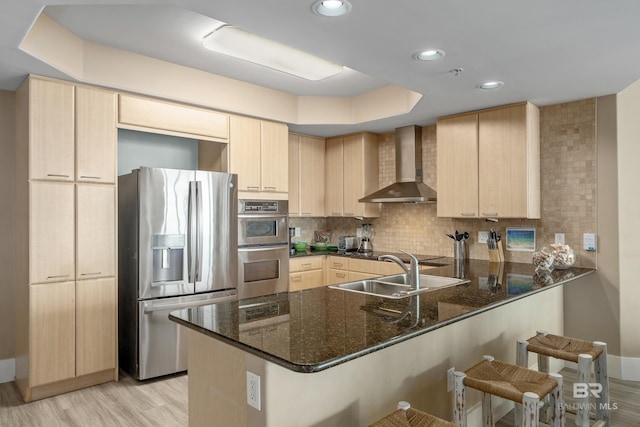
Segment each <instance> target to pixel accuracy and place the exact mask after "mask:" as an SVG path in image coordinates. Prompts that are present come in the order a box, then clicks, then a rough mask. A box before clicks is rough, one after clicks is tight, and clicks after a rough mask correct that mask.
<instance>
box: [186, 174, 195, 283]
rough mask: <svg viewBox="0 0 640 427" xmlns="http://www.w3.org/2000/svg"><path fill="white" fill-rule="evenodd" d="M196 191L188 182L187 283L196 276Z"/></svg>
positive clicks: (192, 182)
mask: <svg viewBox="0 0 640 427" xmlns="http://www.w3.org/2000/svg"><path fill="white" fill-rule="evenodd" d="M197 197H198V195H197V190H196V183H195V182H194V181H191V182H189V224H188V226H187V240H188V242H187V246H188V251H187V263H188V274H189V282H190V283H193V282H194V278H195V275H196V256H197V255H196V244H197V237H196V236H197V219H196V215H197V214H196V209H197V208H196V205H197V203H196V198H197Z"/></svg>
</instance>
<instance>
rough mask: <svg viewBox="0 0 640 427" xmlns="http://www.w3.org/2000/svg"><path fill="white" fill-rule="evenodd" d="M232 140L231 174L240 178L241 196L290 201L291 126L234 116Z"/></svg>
mask: <svg viewBox="0 0 640 427" xmlns="http://www.w3.org/2000/svg"><path fill="white" fill-rule="evenodd" d="M229 137H230V141H229V172H231V173H236V174H238V190H239V191H240V194H239V196H240V197H241V198H243V197H244V198H251V197H256V198H264V197H269V198H274V199H286V198H287V197H288V196H287V191H288V186H289V172H288V167H289V160H288V159H289V138H288V130H287V125H285V124H281V123H272V122H267V121H264V120H256V119H252V118H249V117H241V116H231V118H230V121H229ZM261 195H262V196H261ZM265 195H266V196H265Z"/></svg>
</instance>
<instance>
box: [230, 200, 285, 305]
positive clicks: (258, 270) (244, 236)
mask: <svg viewBox="0 0 640 427" xmlns="http://www.w3.org/2000/svg"><path fill="white" fill-rule="evenodd" d="M288 215H289V202H288V201H286V200H247V199H241V200H240V201H239V206H238V266H239V269H238V282H239V285H238V298H240V299H243V298H250V297H256V296H261V295H269V294H276V293H279V292H287V291H288V290H289V225H288V224H289V218H288Z"/></svg>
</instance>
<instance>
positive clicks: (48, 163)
mask: <svg viewBox="0 0 640 427" xmlns="http://www.w3.org/2000/svg"><path fill="white" fill-rule="evenodd" d="M24 92H25V94H26V96H27V98H28V100H27V103H28V104H29V109H28V111H26V112H25V115H26V116H27V126H28V130H27V134H28V142H26V141H25V143H28V145H29V159H28V165H29V169H28V170H29V179H49V180H61V181H73V180H74V177H75V176H74V167H75V164H74V150H75V145H74V144H75V141H74V138H75V130H74V109H75V108H74V87H73V86H72V85H70V84H67V83H63V82H56V81H51V80H40V79H30V84H29V87H28V88H25V89H24Z"/></svg>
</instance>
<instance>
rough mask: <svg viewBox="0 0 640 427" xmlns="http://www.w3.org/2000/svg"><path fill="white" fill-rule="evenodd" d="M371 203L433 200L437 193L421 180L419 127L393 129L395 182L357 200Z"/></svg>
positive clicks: (420, 133)
mask: <svg viewBox="0 0 640 427" xmlns="http://www.w3.org/2000/svg"><path fill="white" fill-rule="evenodd" d="M358 201H359V202H372V203H434V202H435V201H436V192H435V190H434V189H432V188H430V187H428V186H427V185H426V184H425V183H424V182H422V128H421V127H420V126H405V127H402V128H397V129H396V182H395V183H393V184H391V185H389V186H387V187H384V188H383V189H381V190H378V191H376V192H374V193H371V194H369V195H368V196H365V197H363V198H362V199H359V200H358Z"/></svg>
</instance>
